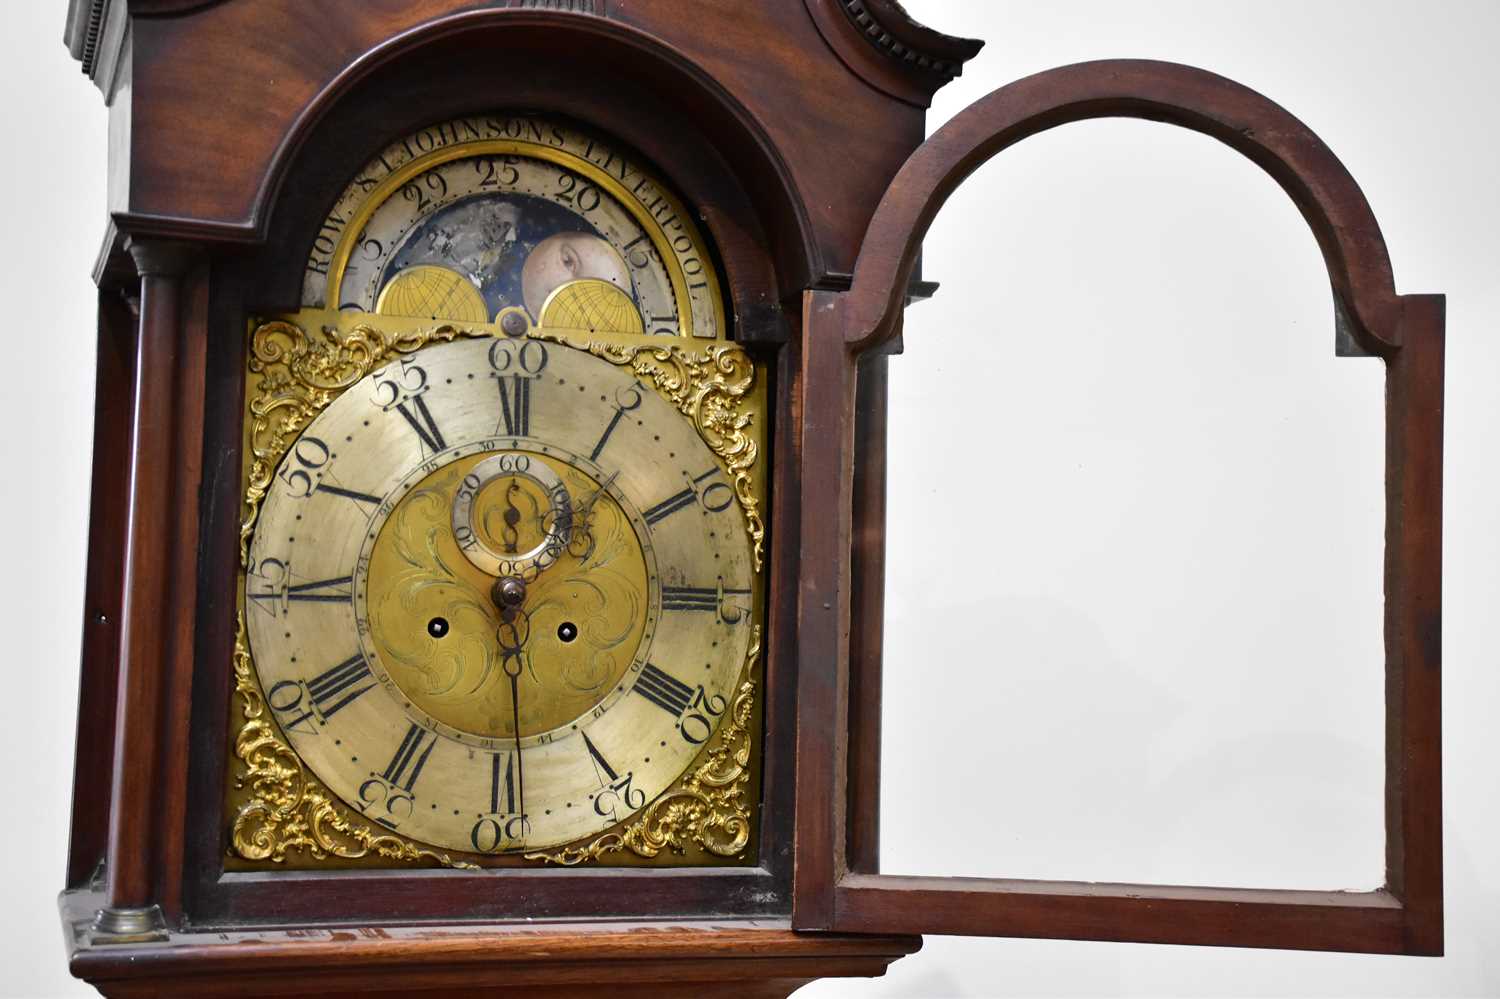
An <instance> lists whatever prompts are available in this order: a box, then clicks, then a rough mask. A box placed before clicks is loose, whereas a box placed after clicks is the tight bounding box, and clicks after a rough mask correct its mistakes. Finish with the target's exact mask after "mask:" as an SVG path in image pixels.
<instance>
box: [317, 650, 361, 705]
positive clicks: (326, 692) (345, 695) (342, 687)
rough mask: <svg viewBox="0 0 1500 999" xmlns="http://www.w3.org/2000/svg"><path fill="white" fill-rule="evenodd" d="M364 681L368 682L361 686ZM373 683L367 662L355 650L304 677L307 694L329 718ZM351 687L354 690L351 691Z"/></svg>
mask: <svg viewBox="0 0 1500 999" xmlns="http://www.w3.org/2000/svg"><path fill="white" fill-rule="evenodd" d="M365 680H369V681H370V682H369V683H368V684H366V685H365V686H363V687H361V686H360V684H361V683H363V682H364V681H365ZM374 686H375V678H374V677H373V676H372V675H370V666H369V664H368V663H366V662H365V657H364V656H363V655H361V654H359V653H356V654H355V655H353V656H350V657H349V658H348V659H345V660H344V661H343V662H341V663H339V664H338V665H337V666H335V667H333V668H332V669H330V670H326V671H324V672H322V673H319V674H318V675H317V676H315V677H313V678H312V679H311V680H308V681H307V693H308V695H309V696H310V697H312V701H313V704H314V705H315V706H316V707H317V709H318V713H319V714H321V715H322V716H323V717H324V718H332V717H333V716H334V715H336V714H338V713H339V711H340V709H342V708H344V707H346V706H347V705H348V704H349V703H350V702H351V701H353V700H354V699H355V698H357V697H359V695H361V694H363V693H364V692H365V691H367V690H369V689H371V688H372V687H374ZM351 687H352V688H354V689H353V690H351V689H350V688H351Z"/></svg>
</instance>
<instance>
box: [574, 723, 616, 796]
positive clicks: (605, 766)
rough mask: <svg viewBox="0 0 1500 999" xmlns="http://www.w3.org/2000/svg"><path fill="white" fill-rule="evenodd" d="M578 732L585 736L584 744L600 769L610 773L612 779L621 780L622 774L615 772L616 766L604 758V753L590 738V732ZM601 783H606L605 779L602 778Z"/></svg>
mask: <svg viewBox="0 0 1500 999" xmlns="http://www.w3.org/2000/svg"><path fill="white" fill-rule="evenodd" d="M578 734H579V735H581V736H583V744H584V745H585V746H587V747H588V750H589V755H590V756H592V757H593V758H594V763H595V764H597V765H598V767H599V769H601V770H603V771H604V772H605V773H606V774H608V775H609V779H610V780H611V781H617V780H619V779H620V775H619V774H617V773H615V768H614V767H612V766H610V765H609V761H608V760H606V759H605V758H604V755H603V754H602V753H600V752H599V749H598V747H596V746H595V745H594V744H593V742H591V741H590V740H589V734H588V733H587V732H580V733H578ZM599 783H601V784H603V783H605V781H604V780H603V779H601V780H600V781H599Z"/></svg>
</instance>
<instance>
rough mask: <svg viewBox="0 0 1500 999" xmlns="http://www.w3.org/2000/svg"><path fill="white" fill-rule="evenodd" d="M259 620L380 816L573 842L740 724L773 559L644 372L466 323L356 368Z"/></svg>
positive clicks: (305, 741)
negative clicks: (743, 683)
mask: <svg viewBox="0 0 1500 999" xmlns="http://www.w3.org/2000/svg"><path fill="white" fill-rule="evenodd" d="M250 559H251V562H250V571H249V572H248V574H247V576H246V591H245V598H246V600H245V602H246V627H247V631H248V635H249V639H250V645H251V651H252V654H253V657H254V661H255V666H256V670H257V674H258V676H259V679H260V682H261V686H262V688H263V690H264V692H265V695H266V698H267V702H268V704H269V705H270V707H271V710H272V713H273V715H274V717H275V719H276V721H277V722H278V723H279V725H280V726H281V728H282V730H283V732H284V733H285V734H286V736H287V738H288V740H289V741H290V742H291V744H292V746H293V747H294V748H295V750H296V752H297V754H298V755H299V756H300V757H301V758H302V760H303V761H304V762H305V763H306V765H307V766H308V767H309V768H310V769H311V770H312V772H313V773H315V774H316V775H317V776H318V778H319V779H321V780H322V781H323V782H324V783H325V784H327V786H328V787H329V788H330V789H331V790H332V791H333V792H334V793H335V794H337V795H338V796H339V797H341V798H342V799H343V800H344V801H345V802H346V803H348V804H349V805H351V806H352V807H354V808H356V809H358V810H360V811H361V812H362V813H364V815H365V816H366V817H367V818H368V819H370V820H372V821H375V822H379V823H381V824H382V825H384V826H386V827H388V828H391V829H394V830H396V831H397V832H399V833H401V834H403V835H407V836H410V837H412V838H413V839H417V840H420V841H422V842H426V843H429V844H433V845H436V846H439V847H443V848H447V849H452V850H460V851H468V852H477V853H499V852H510V851H526V850H537V849H545V848H550V847H554V846H560V845H564V844H568V843H572V842H574V841H577V840H580V839H583V838H585V837H589V836H593V835H597V834H598V833H600V832H602V831H604V830H606V829H608V828H610V827H612V826H614V825H616V824H618V823H620V822H622V821H624V820H625V819H628V818H629V817H631V816H632V815H633V814H635V813H637V812H639V811H640V810H641V809H642V808H644V807H645V806H646V805H647V804H648V803H649V802H650V801H652V800H653V799H655V798H656V797H657V796H658V795H660V794H661V793H662V792H663V791H665V790H666V789H668V788H669V787H670V786H671V785H672V784H673V782H674V781H675V780H677V779H678V778H679V777H680V776H681V775H682V774H683V772H684V771H685V770H686V769H687V768H688V766H689V765H690V764H691V763H692V762H693V760H694V758H695V757H696V756H697V755H698V753H699V752H700V750H701V749H702V747H703V745H704V744H705V743H706V742H707V741H708V740H709V738H710V737H711V736H712V734H713V733H714V732H715V731H716V730H717V728H718V726H719V724H720V722H721V720H722V718H723V716H724V714H725V713H726V710H727V707H728V704H729V701H730V700H731V698H732V696H733V693H734V691H735V689H736V684H737V683H738V681H739V677H740V674H741V672H742V669H743V667H744V663H745V657H746V655H747V653H748V651H749V646H750V641H751V636H752V630H753V620H752V614H751V610H752V599H753V598H752V587H753V585H754V584H753V582H752V580H753V578H754V570H753V565H752V549H751V542H750V539H749V537H748V535H747V533H746V520H745V517H744V514H743V512H742V511H741V509H740V507H739V504H738V502H737V501H736V500H735V497H734V491H733V488H732V487H731V485H730V480H729V478H728V476H727V475H726V474H725V473H724V471H723V469H722V467H721V466H720V465H719V464H718V463H717V460H716V459H715V457H714V456H713V454H712V452H711V451H710V450H709V449H708V448H707V446H706V445H705V444H704V443H703V441H702V439H701V438H700V437H699V436H698V434H697V431H696V430H695V429H694V428H693V426H692V425H691V424H690V423H689V422H687V421H686V420H684V419H683V418H682V416H681V415H680V414H679V413H678V412H677V411H676V410H675V409H674V408H673V407H672V406H671V405H670V404H669V403H667V402H666V401H665V400H664V399H663V398H662V397H661V396H659V395H658V394H657V393H656V392H655V391H654V390H652V389H650V388H648V387H646V386H644V385H642V384H641V383H640V382H638V381H636V380H635V378H634V375H633V373H632V372H631V371H630V370H628V369H622V368H619V367H616V366H615V365H613V364H610V363H609V362H607V361H603V360H600V359H598V358H595V357H592V356H590V355H588V354H587V353H584V352H582V351H578V350H575V349H572V348H570V347H566V346H563V345H560V344H557V343H550V342H544V341H541V340H536V339H519V340H507V339H494V340H492V339H487V338H476V339H469V340H458V341H455V342H453V343H448V344H443V345H439V346H433V347H428V348H426V349H424V350H422V351H420V352H418V353H416V354H412V355H409V356H404V357H402V358H401V359H399V360H397V361H395V362H393V363H392V364H390V365H389V366H387V367H386V368H384V369H382V370H379V371H376V372H374V373H372V374H370V375H369V376H368V377H366V378H365V379H364V380H363V381H361V382H358V383H356V384H355V385H353V386H352V387H350V388H349V389H348V390H346V391H345V392H344V393H343V394H342V395H340V396H339V398H337V399H335V400H334V401H333V402H332V403H331V404H330V405H329V406H328V407H327V409H325V410H324V411H323V412H322V413H321V414H320V415H319V416H318V417H317V418H316V419H314V420H313V421H312V422H311V423H310V424H309V425H308V427H307V428H306V430H305V431H304V432H303V433H302V435H301V436H300V437H299V438H298V439H297V441H296V442H295V443H294V444H293V445H292V447H291V448H290V449H289V451H288V452H287V455H286V457H285V459H284V460H283V462H282V464H281V466H280V468H279V469H278V472H277V475H276V478H275V479H274V481H273V485H272V487H271V489H270V491H269V492H268V494H267V496H266V499H265V501H264V504H263V506H262V508H261V512H260V516H259V518H258V521H257V526H256V529H255V534H254V536H253V538H252V541H251V546H250Z"/></svg>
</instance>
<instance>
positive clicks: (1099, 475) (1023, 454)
mask: <svg viewBox="0 0 1500 999" xmlns="http://www.w3.org/2000/svg"><path fill="white" fill-rule="evenodd" d="M1102 163H1107V164H1108V165H1107V167H1106V168H1101V164H1102ZM925 266H926V271H927V276H928V277H930V278H933V279H937V280H940V281H941V282H942V283H943V288H942V290H941V291H940V292H939V294H938V295H937V297H936V298H935V299H934V300H933V301H931V302H928V303H924V304H921V305H918V306H915V307H913V308H911V309H909V310H908V313H907V322H906V332H905V338H904V339H905V353H904V354H903V355H901V356H897V357H893V358H891V359H890V361H889V381H890V402H889V414H890V415H889V428H888V434H889V442H888V449H889V467H888V488H887V503H888V519H887V530H886V549H887V560H886V566H885V571H886V584H885V615H884V620H885V642H884V680H883V704H884V708H883V752H882V780H881V799H880V800H881V809H880V822H881V834H880V838H879V839H880V849H881V862H880V870H881V872H882V873H891V874H937V875H972V876H1003V877H1026V878H1044V879H1066V880H1101V881H1127V882H1147V883H1179V884H1204V885H1226V886H1241V887H1272V886H1274V887H1279V888H1350V889H1354V888H1359V889H1368V888H1373V887H1377V886H1378V885H1379V884H1380V883H1381V881H1382V876H1381V873H1382V869H1383V849H1384V843H1383V840H1382V838H1381V835H1380V830H1381V829H1382V828H1383V820H1382V773H1383V752H1384V741H1383V740H1384V716H1383V689H1384V688H1383V683H1384V681H1383V661H1384V653H1383V645H1382V637H1381V635H1382V631H1381V618H1382V612H1383V603H1382V593H1381V587H1382V583H1381V578H1382V577H1381V564H1382V533H1383V529H1384V528H1383V509H1384V494H1383V461H1384V459H1383V446H1384V436H1383V415H1382V412H1383V411H1382V399H1383V391H1384V378H1383V374H1384V372H1383V368H1382V365H1381V363H1380V362H1379V361H1378V360H1375V359H1373V358H1369V359H1364V358H1361V359H1349V358H1337V357H1335V355H1334V349H1333V319H1332V305H1331V301H1330V295H1329V290H1328V284H1327V278H1326V271H1325V268H1324V265H1323V262H1322V259H1321V257H1320V256H1319V254H1318V251H1317V247H1316V245H1315V243H1314V241H1313V239H1312V237H1311V235H1310V234H1309V232H1308V230H1307V228H1306V225H1305V224H1304V223H1303V221H1302V219H1301V218H1300V216H1299V215H1298V214H1297V212H1296V210H1295V208H1294V207H1293V205H1292V204H1291V202H1290V201H1288V200H1287V198H1286V196H1285V194H1284V193H1283V192H1281V191H1280V190H1279V189H1278V188H1277V187H1276V186H1275V184H1274V183H1273V182H1272V181H1271V180H1270V179H1269V178H1267V177H1266V176H1265V175H1264V174H1262V173H1261V172H1260V171H1259V170H1258V169H1257V168H1256V167H1255V166H1254V165H1253V164H1251V163H1249V162H1248V161H1245V160H1243V159H1242V158H1240V157H1239V156H1237V155H1236V154H1234V153H1232V152H1230V151H1229V150H1226V149H1224V148H1222V147H1220V146H1218V145H1217V144H1216V143H1214V142H1212V141H1211V140H1209V139H1206V138H1204V137H1202V136H1198V135H1194V134H1191V133H1186V132H1182V131H1180V130H1176V129H1172V128H1168V127H1164V126H1156V125H1151V124H1147V123H1142V122H1133V121H1132V122H1121V121H1111V122H1095V123H1088V124H1083V125H1074V126H1069V127H1067V128H1064V129H1061V130H1058V131H1056V132H1052V133H1047V134H1044V135H1042V136H1039V137H1037V138H1034V139H1031V140H1027V141H1026V142H1024V143H1022V144H1021V145H1019V146H1017V147H1015V148H1013V149H1011V150H1008V151H1007V152H1006V153H1005V154H1004V155H1003V156H1001V157H999V158H998V159H997V160H996V161H993V162H992V163H990V164H989V165H988V166H987V167H985V168H984V169H983V170H982V171H981V172H980V173H979V174H977V175H976V176H975V177H973V178H971V179H970V180H969V181H968V182H966V183H965V184H964V185H963V186H962V187H960V189H959V191H958V193H957V194H956V195H955V196H954V198H953V199H952V200H951V201H950V202H949V204H948V206H947V208H946V209H945V210H944V212H943V213H942V215H941V216H940V217H939V218H938V220H937V223H936V225H935V227H934V229H933V231H932V233H931V235H930V237H929V238H928V240H927V243H926V246H925ZM855 627H856V629H857V628H858V627H859V620H858V618H856V620H855Z"/></svg>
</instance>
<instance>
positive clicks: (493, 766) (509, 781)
mask: <svg viewBox="0 0 1500 999" xmlns="http://www.w3.org/2000/svg"><path fill="white" fill-rule="evenodd" d="M501 755H502V754H500V753H491V754H490V812H491V814H494V815H513V814H515V811H516V774H515V769H516V760H515V757H514V756H509V755H507V756H506V757H505V773H504V776H503V777H502V776H501V772H500V757H501ZM502 789H503V790H504V792H505V797H504V804H505V807H504V808H501V807H500V805H501V790H502Z"/></svg>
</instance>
